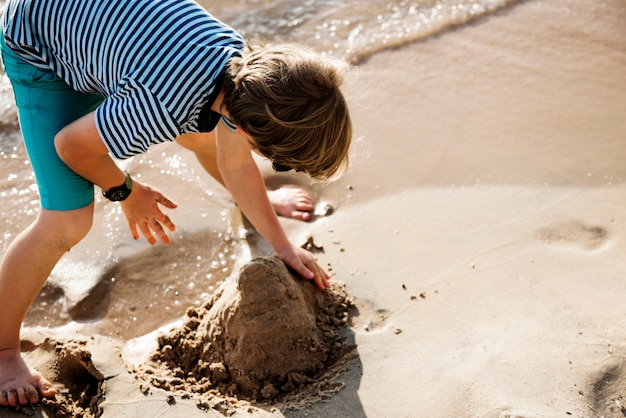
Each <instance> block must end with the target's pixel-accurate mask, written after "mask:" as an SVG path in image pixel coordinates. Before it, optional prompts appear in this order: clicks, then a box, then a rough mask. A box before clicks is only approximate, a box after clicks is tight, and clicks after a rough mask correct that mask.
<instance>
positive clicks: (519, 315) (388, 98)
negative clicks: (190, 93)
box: [0, 0, 626, 418]
mask: <svg viewBox="0 0 626 418" xmlns="http://www.w3.org/2000/svg"><path fill="white" fill-rule="evenodd" d="M624 21H626V8H624V7H623V4H622V1H621V0H608V1H591V0H588V1H573V0H572V1H570V0H551V1H547V0H545V1H543V0H529V1H524V2H520V3H519V4H518V5H517V6H515V7H513V8H511V9H509V10H507V11H504V12H501V13H499V14H498V15H497V16H495V17H492V18H485V19H482V20H480V21H478V22H476V23H474V24H472V25H469V26H466V27H464V28H461V29H458V30H452V31H449V32H446V33H444V34H442V35H440V36H437V37H434V38H431V39H429V40H427V41H424V42H420V43H416V44H413V45H410V46H408V47H404V48H401V49H398V50H394V51H388V52H384V53H380V54H377V55H375V56H373V57H371V58H370V59H368V60H367V61H366V62H365V63H363V64H362V65H361V66H360V67H359V72H360V75H359V82H358V84H359V85H360V86H362V87H364V88H362V92H361V93H359V94H358V95H357V96H356V97H355V99H354V105H353V114H354V122H355V126H356V129H357V135H358V136H359V140H358V141H357V142H356V143H355V146H354V158H353V164H352V170H351V172H350V173H349V174H348V175H346V176H345V177H344V178H343V179H341V180H340V181H338V182H336V183H334V184H332V185H329V186H324V187H322V186H319V185H317V186H311V187H312V189H311V190H312V192H313V193H314V194H315V195H316V196H317V197H318V198H319V199H320V205H324V204H326V203H330V204H331V205H332V206H333V207H334V209H335V210H334V213H332V214H330V216H324V217H318V218H317V219H316V220H315V221H314V222H312V223H309V224H303V223H298V222H295V221H290V220H284V225H285V227H286V228H287V230H288V232H289V234H290V235H291V236H292V237H293V238H294V240H295V241H296V242H302V243H304V242H306V240H307V238H308V237H309V236H312V237H313V238H314V242H315V243H316V244H317V245H318V246H320V247H323V249H324V251H323V252H319V253H318V254H317V256H318V257H319V260H320V262H321V263H322V264H323V265H325V266H328V267H329V268H330V269H331V270H332V272H333V273H334V275H335V280H336V281H338V282H343V283H345V285H346V290H347V292H348V294H349V295H350V297H353V298H354V300H355V303H356V307H355V310H353V311H352V316H351V322H350V324H351V326H350V327H348V328H341V327H339V328H333V330H334V331H333V332H337V333H338V335H341V337H342V338H343V340H342V343H341V344H342V346H343V347H350V346H354V347H355V352H353V354H352V355H353V356H354V357H353V358H352V359H351V360H349V361H347V362H344V363H343V364H342V367H341V368H340V370H338V371H337V373H334V374H331V375H330V376H327V375H323V376H321V377H320V380H318V382H317V384H318V386H315V387H316V388H320V387H322V386H323V385H322V386H319V385H320V382H321V383H322V384H324V385H326V386H324V387H326V388H329V389H330V390H329V391H327V392H326V393H324V392H323V390H321V392H322V393H321V396H319V397H318V398H317V399H315V398H314V397H310V396H309V395H311V393H308V394H307V393H303V394H302V395H301V396H300V398H294V399H289V400H288V401H286V402H280V401H277V402H276V403H271V402H270V403H269V404H256V403H254V402H251V401H249V400H245V399H246V397H249V396H250V394H252V393H255V392H254V390H248V391H247V392H246V393H244V394H243V395H241V398H242V399H238V398H237V399H235V398H233V397H234V396H238V395H237V393H236V392H231V393H229V394H227V395H228V396H221V395H219V394H215V396H214V397H213V398H212V400H209V401H206V402H205V403H204V404H202V405H204V407H203V408H199V407H198V401H197V399H195V398H194V396H195V394H194V393H193V391H191V390H188V391H187V393H185V392H184V391H183V392H182V394H181V392H180V391H178V390H177V391H169V390H165V389H162V388H158V387H155V386H154V385H151V384H149V379H148V380H144V379H143V377H144V375H143V374H142V373H143V372H141V371H134V370H144V369H142V367H144V368H145V367H147V366H145V364H146V361H147V357H148V356H149V355H150V353H152V352H153V350H155V349H156V348H157V341H159V339H158V337H157V336H156V335H148V336H147V337H145V338H143V339H140V340H136V341H134V342H133V344H131V345H126V346H123V345H122V343H119V342H117V341H116V340H112V339H109V338H106V337H101V336H94V337H88V336H85V333H84V329H83V331H81V332H80V333H78V332H76V331H74V330H72V329H71V328H68V327H66V328H61V329H58V330H55V331H50V330H47V329H43V330H42V329H35V328H28V329H26V330H25V331H24V339H25V343H24V350H25V352H26V355H27V356H28V357H29V358H30V359H31V361H35V360H36V361H37V364H38V365H40V367H42V371H44V372H46V373H47V374H48V376H51V377H52V378H55V379H56V380H57V382H58V383H59V384H63V385H64V386H65V387H66V392H65V393H64V394H63V396H61V399H62V403H61V406H63V405H65V410H69V411H76V410H77V408H83V411H86V412H85V414H84V416H86V417H87V416H93V415H97V414H98V413H100V412H101V413H102V416H103V417H116V418H117V417H133V418H134V417H147V416H150V417H156V416H158V417H181V416H185V417H206V416H223V414H226V415H230V414H232V415H233V416H270V417H280V416H286V417H300V416H333V417H335V416H346V417H348V416H349V417H362V416H368V417H494V418H495V417H527V418H530V417H568V416H573V417H601V416H605V417H622V416H624V411H626V410H625V409H623V408H622V406H621V404H622V402H625V403H626V399H624V398H626V390H625V389H624V384H625V383H626V366H625V365H624V355H626V338H625V337H624V335H625V333H624V324H623V323H622V320H623V318H624V314H625V310H626V308H625V306H626V304H625V303H624V295H626V258H625V257H624V254H625V253H626V240H625V239H624V237H626V216H625V213H626V212H625V211H624V207H626V183H625V181H626V164H625V162H626V146H625V141H626V73H625V71H624V68H626V41H625V39H626V25H625V24H624ZM294 180H296V181H300V182H301V181H302V179H300V178H294ZM282 181H284V180H280V179H279V178H277V177H268V183H269V184H270V185H277V184H280V183H281V182H282ZM250 243H251V254H252V255H257V254H263V253H264V251H265V248H264V246H263V242H262V240H260V239H259V238H258V237H254V236H252V237H250ZM230 291H233V288H232V287H231V288H230V290H229V289H226V290H223V292H230ZM338 294H339V295H341V293H338ZM222 303H225V302H219V303H218V302H217V301H215V304H217V305H219V304H222ZM211 306H215V305H211ZM224 306H232V305H228V304H226V305H224ZM303 306H304V305H301V306H300V309H304V308H303ZM307 306H308V305H307ZM207 308H209V309H208V311H207V312H204V313H203V315H209V314H208V312H210V307H209V306H207ZM227 310H228V309H226V308H224V310H222V311H221V312H225V311H227ZM196 313H197V312H196ZM193 315H194V314H192V317H193ZM209 316H210V315H209ZM203 318H204V317H203ZM189 319H191V318H189ZM305 322H306V321H305ZM202 323H203V322H202V321H199V324H202ZM207 323H212V322H211V321H208V322H207ZM178 326H179V327H181V326H182V328H178V330H179V331H174V334H170V336H169V337H167V336H166V337H161V339H160V341H161V342H166V341H167V342H172V341H170V340H168V338H170V339H171V338H172V335H178V336H180V332H181V331H180V329H184V324H178ZM255 326H257V327H258V326H259V324H255ZM302 326H303V327H309V329H312V330H314V331H315V329H316V328H311V327H313V325H312V322H311V318H310V317H309V319H308V322H307V323H306V324H304V325H302ZM257 329H263V328H262V327H261V328H257ZM166 331H167V330H166ZM190 331H191V330H190ZM176 332H178V333H179V334H176ZM315 332H316V331H315ZM244 334H245V332H244ZM184 335H191V334H189V333H186V334H184ZM45 337H48V338H49V339H48V340H47V341H46V340H45ZM58 342H61V343H58ZM169 345H170V346H171V347H174V346H172V345H171V344H169ZM322 351H323V350H322ZM122 353H123V355H122ZM162 354H163V350H162ZM221 355H222V356H224V358H219V359H213V358H211V359H210V362H209V368H210V365H211V364H215V365H214V366H213V372H214V373H216V374H215V376H214V378H215V379H216V380H219V376H223V377H227V376H226V375H223V374H220V373H219V371H220V369H219V365H218V363H220V362H224V361H226V356H230V355H232V353H229V352H227V351H226V352H221ZM322 357H323V356H322ZM243 359H245V356H243ZM307 359H308V360H311V359H312V361H313V362H314V363H316V364H318V365H319V364H320V362H322V363H323V359H322V358H317V359H316V358H314V357H311V358H308V357H307ZM218 360H220V361H218ZM239 360H241V358H239ZM244 363H245V362H244ZM339 363H341V362H339ZM242 367H244V368H248V367H252V365H250V364H246V365H244V366H242ZM306 368H307V367H305V369H306ZM313 369H316V368H315V367H313ZM264 372H267V370H264ZM270 374H271V373H270ZM278 374H279V375H280V373H278ZM312 376H317V374H315V373H314V374H313V375H312ZM194 378H195V377H194ZM310 378H314V377H310ZM181 383H182V381H181ZM161 386H163V387H166V388H168V389H169V387H167V385H165V386H164V385H161ZM183 387H184V385H183ZM270 389H271V388H270ZM270 389H268V391H266V392H265V393H267V394H272V393H274V391H273V390H270ZM305 389H306V388H305ZM337 389H341V390H337ZM261 391H262V390H261ZM244 392H245V391H244ZM312 392H315V390H314V391H312ZM335 392H336V393H335ZM318 395H319V393H318ZM326 395H328V396H326ZM269 398H271V396H269ZM298 399H304V401H303V402H298ZM307 400H309V401H307ZM94 405H95V409H93V408H94ZM61 409H63V408H61ZM49 411H50V407H49V406H46V407H45V408H37V409H35V410H31V409H28V410H27V411H26V412H28V413H29V415H31V416H52V415H50V412H49ZM89 411H95V412H89ZM98 411H100V412H98ZM90 414H92V415H90ZM0 416H1V417H13V416H14V414H13V413H8V412H6V411H4V410H0ZM77 416H78V415H77Z"/></svg>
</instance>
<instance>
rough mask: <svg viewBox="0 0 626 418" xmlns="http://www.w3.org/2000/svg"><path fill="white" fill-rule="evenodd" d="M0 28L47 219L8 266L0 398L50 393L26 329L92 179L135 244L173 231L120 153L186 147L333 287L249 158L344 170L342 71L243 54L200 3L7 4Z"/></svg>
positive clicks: (288, 49)
mask: <svg viewBox="0 0 626 418" xmlns="http://www.w3.org/2000/svg"><path fill="white" fill-rule="evenodd" d="M3 24H4V31H3V35H4V42H3V43H2V55H3V62H4V66H5V70H6V73H7V75H8V76H9V78H10V79H11V83H12V85H13V90H14V94H15V99H16V103H17V107H18V114H19V119H20V127H21V130H22V134H23V137H24V142H25V145H26V148H27V151H28V154H29V159H30V160H31V164H32V167H33V170H34V172H35V178H36V180H37V184H38V186H39V192H40V199H41V211H40V213H39V215H38V217H37V219H36V220H35V222H34V223H33V224H32V225H31V226H30V227H28V228H27V229H26V230H25V231H23V232H22V233H21V234H20V235H19V236H18V237H17V238H16V239H15V241H14V242H12V243H11V245H10V246H9V248H8V249H7V251H6V253H5V255H4V257H3V259H2V262H1V263H0V318H2V326H1V327H0V405H2V406H11V407H14V406H17V405H26V404H29V403H37V402H39V400H40V398H41V397H51V396H53V395H54V390H53V389H52V387H51V385H50V383H49V382H48V381H46V380H45V379H44V378H43V377H42V376H41V375H40V374H39V373H37V372H36V371H34V370H32V369H31V368H30V367H29V366H27V365H26V363H25V362H24V361H23V359H22V358H21V355H20V351H19V346H20V338H19V331H20V326H21V322H22V320H23V318H24V315H25V314H26V311H27V309H28V307H29V306H30V304H31V303H32V302H33V300H34V298H35V297H36V295H37V294H38V292H39V290H40V289H41V286H42V285H43V283H44V282H45V280H46V279H47V277H48V275H49V274H50V272H51V270H52V269H53V267H54V266H55V265H56V263H57V262H58V260H59V259H60V257H61V256H62V255H63V254H64V253H65V252H66V251H68V250H69V249H70V248H71V247H72V246H74V245H75V244H77V243H78V242H79V241H80V240H81V239H82V238H83V237H84V236H85V235H86V234H87V232H88V231H89V229H90V227H91V224H92V221H93V207H94V206H93V186H94V185H97V186H98V187H99V188H100V189H102V191H103V195H104V196H105V197H107V198H108V199H110V200H112V201H119V202H120V204H121V205H122V209H123V211H124V214H125V216H126V219H127V221H128V225H129V228H130V231H131V234H132V236H133V238H135V239H138V238H139V237H140V233H141V234H142V235H143V236H144V237H145V238H146V239H147V240H148V241H149V242H150V243H151V244H155V243H156V242H157V239H158V240H160V241H162V242H163V243H165V244H167V243H168V242H169V237H168V235H167V232H166V230H167V231H174V229H175V226H174V223H173V222H172V221H171V220H170V218H169V217H168V215H167V214H166V213H165V212H164V211H163V208H166V209H174V208H175V207H176V204H174V203H173V202H172V201H170V200H169V199H168V198H167V197H165V196H164V195H163V194H162V193H161V192H159V191H158V190H156V189H154V188H152V187H150V186H148V185H147V184H143V183H140V182H138V181H135V180H134V179H133V178H132V177H131V175H130V174H128V173H125V172H123V171H122V170H120V169H119V168H118V167H117V165H116V164H115V162H114V159H113V158H112V157H111V156H113V157H116V158H127V157H130V156H132V155H136V154H139V153H142V152H145V151H146V150H147V149H148V147H149V146H151V145H153V144H157V143H162V142H165V141H173V140H176V141H178V143H180V144H181V145H182V146H184V147H186V148H189V149H191V150H192V151H193V152H194V153H195V154H196V156H197V157H198V159H199V160H200V162H201V164H202V165H203V167H204V168H205V169H206V170H207V172H209V173H210V174H212V175H213V176H215V177H216V178H217V179H218V180H219V181H220V182H222V184H224V185H225V186H226V187H227V188H228V190H229V191H230V192H231V193H232V195H233V197H234V199H235V201H236V202H237V204H238V205H239V208H240V209H241V210H242V211H243V212H244V213H245V215H246V216H247V218H248V219H249V220H250V221H251V222H252V223H253V225H254V226H255V227H256V228H257V230H258V231H259V232H260V233H261V234H262V235H263V236H264V237H265V238H266V239H267V241H268V242H269V243H270V244H271V245H272V247H273V248H274V250H275V251H276V253H277V255H278V256H279V257H280V258H281V259H282V260H283V261H284V262H285V263H286V264H287V265H289V266H290V267H291V268H293V269H294V270H295V271H297V272H298V273H300V274H301V275H302V276H303V277H305V278H307V279H310V280H313V281H314V282H315V284H316V285H317V286H318V287H319V288H320V289H326V288H327V287H328V286H329V284H328V280H329V278H330V276H329V275H328V274H327V273H326V272H325V271H324V270H323V269H322V268H321V267H320V266H319V265H318V264H317V263H316V261H315V260H314V258H313V256H312V255H311V254H310V253H308V252H307V251H305V250H303V249H301V248H299V247H298V246H295V245H293V244H292V243H291V242H289V240H288V239H287V237H286V235H285V233H284V231H283V229H282V228H281V226H280V223H279V222H278V219H277V217H276V212H275V209H274V207H273V206H272V203H271V202H270V199H269V198H268V195H267V193H266V191H265V186H264V182H263V179H262V177H261V174H260V172H259V169H258V167H257V166H256V164H255V163H254V160H253V158H252V154H251V151H254V152H257V153H259V154H261V155H263V156H265V157H267V158H269V159H270V160H272V161H273V163H274V166H275V168H276V169H277V170H285V169H289V168H292V169H295V170H298V171H303V172H307V173H309V174H310V175H311V176H312V177H315V178H320V179H328V178H331V177H333V176H334V175H335V174H336V173H338V172H340V171H341V170H342V169H343V168H345V166H346V164H347V154H348V147H349V144H350V138H351V122H350V117H349V114H348V110H347V106H346V103H345V100H344V98H343V96H342V94H341V92H340V91H339V85H340V83H341V75H340V73H339V72H338V71H337V69H336V68H335V67H333V66H332V65H330V64H329V63H326V62H324V61H322V60H320V59H319V57H317V56H316V55H314V54H312V53H310V52H307V51H305V50H303V49H300V48H297V47H294V46H271V45H270V46H262V47H247V46H245V43H244V41H243V39H242V38H241V36H240V35H239V34H237V33H236V32H235V31H234V30H233V29H232V28H230V27H228V26H226V25H224V24H223V23H222V22H220V21H218V20H216V19H215V18H214V17H213V16H211V15H210V14H208V13H207V12H206V11H205V10H203V9H202V8H201V7H200V6H198V5H197V4H196V3H195V2H193V0H161V1H158V2H155V1H153V0H7V2H6V6H5V14H4V19H3ZM296 193H298V194H297V195H296V196H293V197H291V200H290V201H288V204H287V205H285V203H284V201H283V202H282V204H278V202H275V203H276V204H275V205H274V206H275V207H276V210H279V211H280V210H282V211H283V212H285V211H286V212H289V213H287V214H290V213H291V212H293V211H295V212H296V213H294V214H292V216H299V217H301V218H305V219H306V216H301V215H297V212H298V210H301V209H303V208H304V212H306V211H307V210H310V204H311V203H310V198H308V196H306V195H305V196H303V195H302V192H296ZM282 197H284V196H282ZM298 199H299V200H300V203H297V202H298ZM307 199H309V200H308V201H307ZM307 208H308V209H307Z"/></svg>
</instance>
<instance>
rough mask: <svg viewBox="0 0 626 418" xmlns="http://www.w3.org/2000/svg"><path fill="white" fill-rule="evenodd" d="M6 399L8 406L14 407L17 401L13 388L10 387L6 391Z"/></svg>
mask: <svg viewBox="0 0 626 418" xmlns="http://www.w3.org/2000/svg"><path fill="white" fill-rule="evenodd" d="M7 400H8V403H9V406H10V407H12V408H15V407H16V406H17V404H18V402H19V399H18V395H17V391H16V390H15V389H11V390H8V391H7Z"/></svg>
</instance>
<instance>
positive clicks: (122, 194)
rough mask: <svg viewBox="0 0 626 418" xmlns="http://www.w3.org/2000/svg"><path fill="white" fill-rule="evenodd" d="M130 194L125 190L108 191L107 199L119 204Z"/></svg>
mask: <svg viewBox="0 0 626 418" xmlns="http://www.w3.org/2000/svg"><path fill="white" fill-rule="evenodd" d="M129 194H130V190H128V189H126V190H119V189H118V190H112V191H109V192H108V193H107V197H108V198H109V200H111V201H113V202H119V201H121V200H124V199H126V198H127V197H128V195H129Z"/></svg>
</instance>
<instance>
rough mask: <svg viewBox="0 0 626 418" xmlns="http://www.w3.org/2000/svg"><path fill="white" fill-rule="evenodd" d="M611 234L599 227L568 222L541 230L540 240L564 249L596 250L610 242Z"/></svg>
mask: <svg viewBox="0 0 626 418" xmlns="http://www.w3.org/2000/svg"><path fill="white" fill-rule="evenodd" d="M608 237H609V232H608V231H607V230H606V229H605V228H603V227H601V226H598V225H586V224H584V223H583V222H579V221H567V222H563V223H559V224H556V225H552V226H549V227H546V228H542V229H540V230H539V238H540V239H541V240H542V241H544V242H546V243H548V244H555V245H560V246H564V247H578V248H581V249H583V250H588V251H592V250H596V249H598V248H600V247H602V246H603V245H604V244H606V242H607V241H608Z"/></svg>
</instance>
